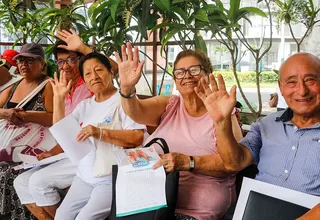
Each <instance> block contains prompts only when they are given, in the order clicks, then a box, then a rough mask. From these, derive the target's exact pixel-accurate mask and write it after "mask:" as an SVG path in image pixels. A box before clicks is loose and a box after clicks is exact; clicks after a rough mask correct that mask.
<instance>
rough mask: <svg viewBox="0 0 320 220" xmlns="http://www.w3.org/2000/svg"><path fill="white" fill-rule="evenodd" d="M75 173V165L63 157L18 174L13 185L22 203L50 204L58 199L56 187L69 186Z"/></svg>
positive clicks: (53, 203) (63, 187)
mask: <svg viewBox="0 0 320 220" xmlns="http://www.w3.org/2000/svg"><path fill="white" fill-rule="evenodd" d="M75 173H76V166H75V165H73V164H72V163H71V161H70V160H69V159H64V160H61V161H58V162H56V163H53V164H50V165H48V166H46V167H36V168H33V169H31V170H28V171H27V172H25V173H23V174H21V175H19V176H18V177H17V178H16V179H15V181H14V185H15V188H16V190H17V193H18V195H19V197H20V198H21V200H22V203H23V204H30V203H36V204H37V205H38V206H51V205H55V204H57V203H58V202H59V201H60V196H59V193H58V192H57V190H56V189H65V188H67V187H69V186H70V185H71V183H72V181H73V178H74V176H75Z"/></svg>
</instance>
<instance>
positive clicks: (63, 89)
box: [50, 70, 71, 99]
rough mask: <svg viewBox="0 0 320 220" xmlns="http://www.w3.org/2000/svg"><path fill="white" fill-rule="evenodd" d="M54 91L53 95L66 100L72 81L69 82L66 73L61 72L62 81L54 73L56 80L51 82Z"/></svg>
mask: <svg viewBox="0 0 320 220" xmlns="http://www.w3.org/2000/svg"><path fill="white" fill-rule="evenodd" d="M50 83H51V85H52V89H53V95H54V96H56V97H60V98H63V99H64V98H65V97H66V96H67V94H68V93H69V92H70V90H71V80H70V81H69V82H67V79H66V76H65V72H64V71H63V70H62V71H61V72H60V79H58V76H57V73H54V80H51V81H50Z"/></svg>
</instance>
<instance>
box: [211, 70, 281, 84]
mask: <svg viewBox="0 0 320 220" xmlns="http://www.w3.org/2000/svg"><path fill="white" fill-rule="evenodd" d="M213 74H214V75H215V76H217V75H218V74H221V75H222V76H223V78H224V80H225V81H227V82H235V81H236V79H235V77H234V74H233V71H214V72H213ZM237 76H238V79H239V82H240V84H241V83H251V82H256V72H255V71H248V72H237ZM277 81H278V74H276V73H275V72H273V71H263V72H261V74H260V78H259V82H260V83H277Z"/></svg>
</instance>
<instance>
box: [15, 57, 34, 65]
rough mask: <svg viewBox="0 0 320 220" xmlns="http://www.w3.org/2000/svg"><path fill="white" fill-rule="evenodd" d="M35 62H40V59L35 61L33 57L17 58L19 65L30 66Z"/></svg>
mask: <svg viewBox="0 0 320 220" xmlns="http://www.w3.org/2000/svg"><path fill="white" fill-rule="evenodd" d="M35 60H38V59H35V58H33V57H18V58H17V60H16V61H17V64H22V63H24V62H27V63H28V64H32V63H33V62H34V61H35Z"/></svg>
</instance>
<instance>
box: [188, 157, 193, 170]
mask: <svg viewBox="0 0 320 220" xmlns="http://www.w3.org/2000/svg"><path fill="white" fill-rule="evenodd" d="M189 157H190V162H189V171H190V172H192V171H193V170H194V159H193V156H189Z"/></svg>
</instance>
